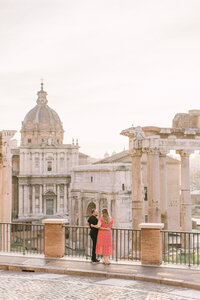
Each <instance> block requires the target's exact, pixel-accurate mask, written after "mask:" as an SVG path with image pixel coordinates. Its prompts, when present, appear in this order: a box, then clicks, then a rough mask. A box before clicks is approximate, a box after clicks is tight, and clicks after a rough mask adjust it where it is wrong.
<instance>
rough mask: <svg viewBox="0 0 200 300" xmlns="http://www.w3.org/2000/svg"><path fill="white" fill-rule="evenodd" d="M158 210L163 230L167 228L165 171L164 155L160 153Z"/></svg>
mask: <svg viewBox="0 0 200 300" xmlns="http://www.w3.org/2000/svg"><path fill="white" fill-rule="evenodd" d="M160 210H161V222H162V223H164V229H165V230H166V229H167V228H168V227H167V169H166V153H164V152H162V153H160Z"/></svg>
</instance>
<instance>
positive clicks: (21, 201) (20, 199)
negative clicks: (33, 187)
mask: <svg viewBox="0 0 200 300" xmlns="http://www.w3.org/2000/svg"><path fill="white" fill-rule="evenodd" d="M22 215H23V186H22V185H21V184H20V185H19V217H22Z"/></svg>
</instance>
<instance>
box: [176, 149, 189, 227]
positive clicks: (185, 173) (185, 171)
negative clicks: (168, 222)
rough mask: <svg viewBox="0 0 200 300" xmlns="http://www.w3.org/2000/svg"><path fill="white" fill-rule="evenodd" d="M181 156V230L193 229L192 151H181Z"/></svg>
mask: <svg viewBox="0 0 200 300" xmlns="http://www.w3.org/2000/svg"><path fill="white" fill-rule="evenodd" d="M179 154H180V156H181V230H183V231H191V230H192V215H191V196H190V166H189V157H190V152H186V151H179Z"/></svg>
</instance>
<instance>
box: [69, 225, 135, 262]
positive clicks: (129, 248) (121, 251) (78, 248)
mask: <svg viewBox="0 0 200 300" xmlns="http://www.w3.org/2000/svg"><path fill="white" fill-rule="evenodd" d="M89 233H90V228H88V227H87V226H68V225H65V241H66V244H65V246H66V247H65V249H66V255H67V256H74V257H84V258H86V259H91V256H92V240H91V237H90V235H89ZM112 243H113V253H112V256H111V259H112V260H115V261H118V260H130V261H140V259H141V234H140V230H132V229H118V228H113V229H112Z"/></svg>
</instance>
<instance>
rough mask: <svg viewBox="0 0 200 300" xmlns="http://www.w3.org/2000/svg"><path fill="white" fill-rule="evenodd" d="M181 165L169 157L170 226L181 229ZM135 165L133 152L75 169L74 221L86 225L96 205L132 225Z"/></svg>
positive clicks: (120, 222)
mask: <svg viewBox="0 0 200 300" xmlns="http://www.w3.org/2000/svg"><path fill="white" fill-rule="evenodd" d="M179 165H180V162H179V161H178V160H176V159H173V158H171V157H169V156H167V161H166V169H167V195H168V222H169V224H168V227H169V229H179V228H180V219H179V218H177V215H178V214H179V211H180V203H179V189H180V185H179ZM142 175H143V176H142V177H143V199H144V203H143V204H144V216H143V218H144V221H146V222H147V221H148V190H147V166H146V156H145V155H144V156H143V157H142ZM132 189H134V187H132V165H131V156H130V154H129V151H128V150H127V151H123V152H120V153H117V154H114V155H112V156H109V157H106V158H104V159H102V160H100V161H98V162H96V163H95V164H93V165H84V166H77V167H74V168H73V169H72V182H71V187H70V197H71V199H70V207H71V212H72V213H71V223H72V224H76V225H85V224H86V220H87V218H88V216H89V215H90V214H91V210H92V208H95V207H96V208H97V209H98V211H99V213H101V210H102V208H108V210H109V211H110V213H111V215H112V216H113V218H114V220H115V226H116V227H118V228H131V227H132Z"/></svg>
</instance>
